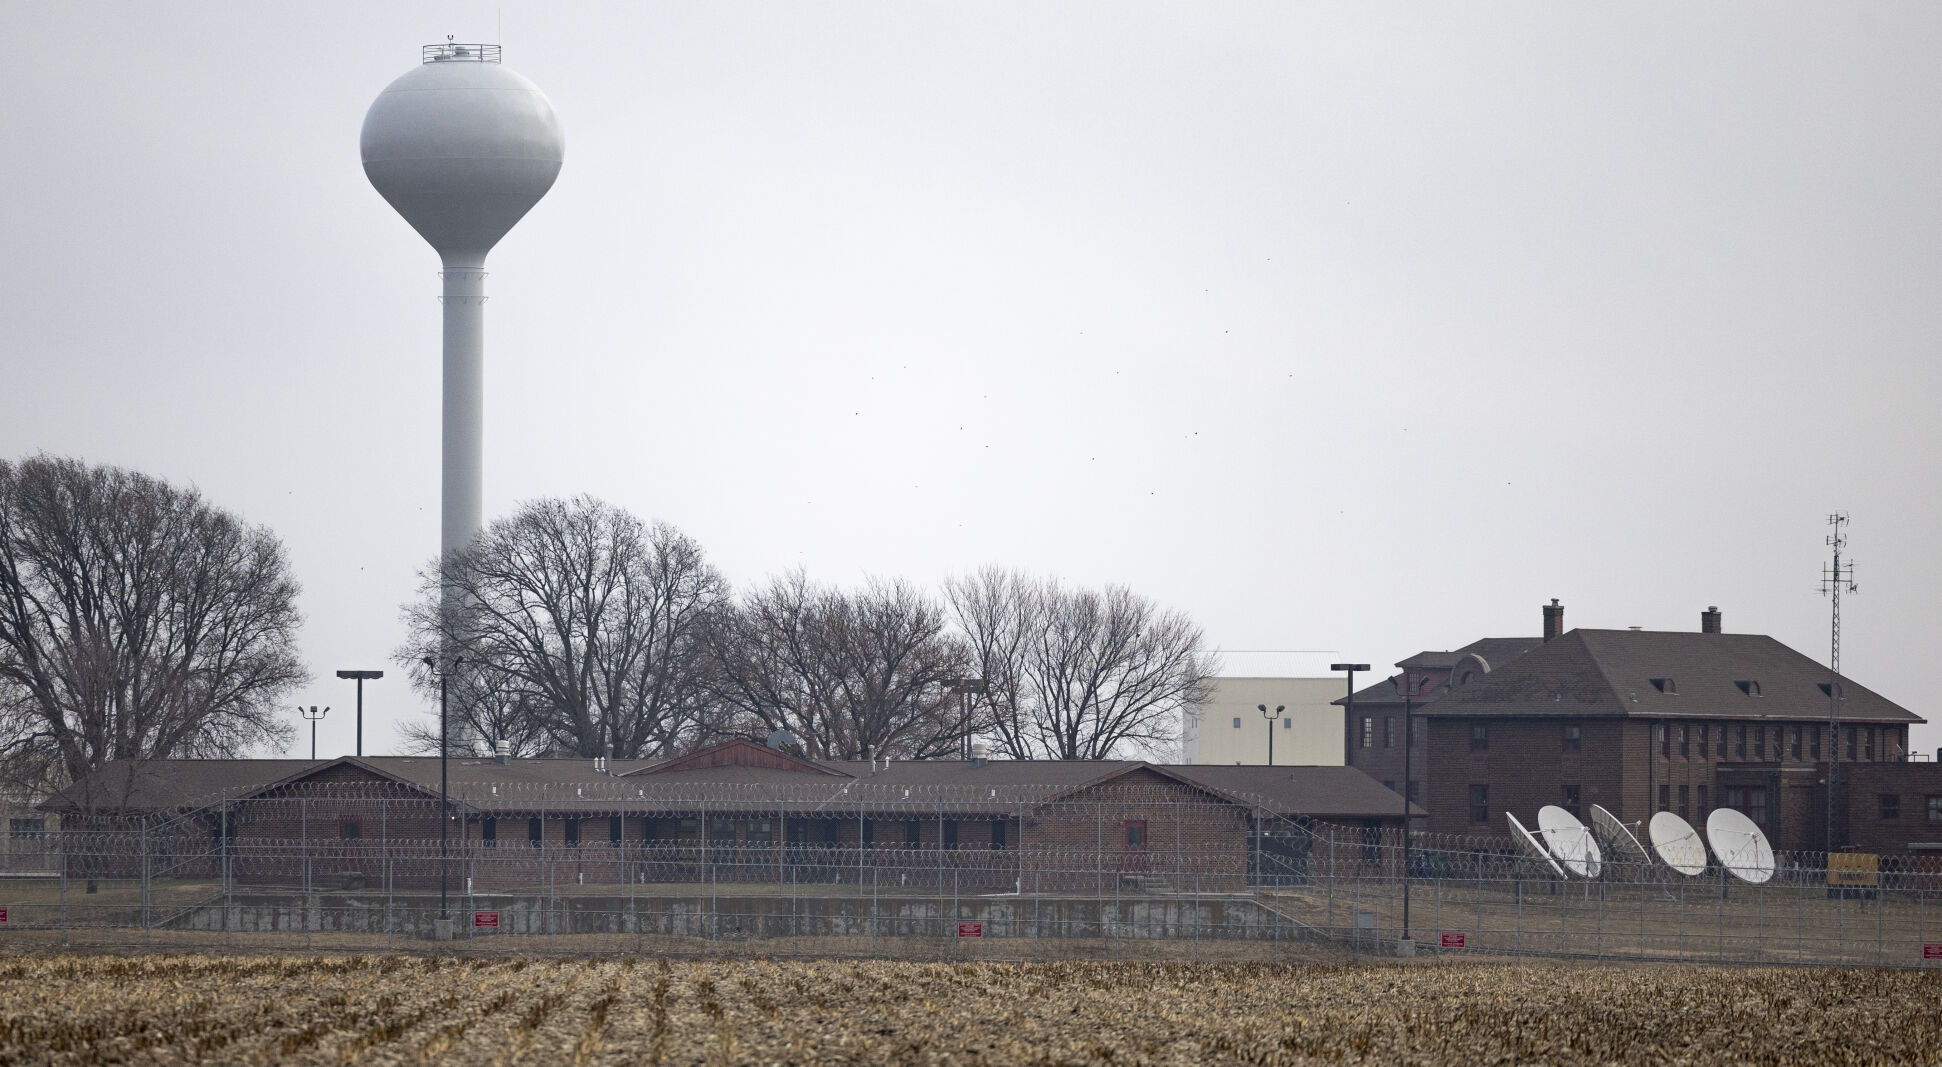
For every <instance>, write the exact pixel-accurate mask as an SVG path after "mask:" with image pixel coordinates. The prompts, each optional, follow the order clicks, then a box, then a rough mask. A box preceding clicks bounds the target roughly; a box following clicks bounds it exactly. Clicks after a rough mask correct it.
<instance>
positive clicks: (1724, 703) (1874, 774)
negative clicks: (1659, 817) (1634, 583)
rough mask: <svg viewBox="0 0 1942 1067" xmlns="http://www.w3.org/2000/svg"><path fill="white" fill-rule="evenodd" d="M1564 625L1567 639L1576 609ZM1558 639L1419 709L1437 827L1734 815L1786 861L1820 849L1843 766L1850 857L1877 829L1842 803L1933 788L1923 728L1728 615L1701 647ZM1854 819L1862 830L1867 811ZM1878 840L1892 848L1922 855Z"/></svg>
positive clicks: (1842, 840)
mask: <svg viewBox="0 0 1942 1067" xmlns="http://www.w3.org/2000/svg"><path fill="white" fill-rule="evenodd" d="M1558 620H1559V627H1558V629H1559V630H1560V631H1561V629H1562V625H1561V624H1562V609H1559V610H1558ZM1549 621H1550V615H1549V609H1548V608H1547V623H1548V622H1549ZM1548 629H1549V628H1548V627H1547V630H1548ZM1547 638H1548V639H1547V640H1545V641H1544V642H1542V643H1541V644H1540V645H1539V646H1538V647H1536V648H1534V649H1531V650H1529V651H1527V652H1525V653H1524V654H1522V655H1520V656H1518V657H1516V658H1514V659H1512V660H1510V662H1508V663H1506V664H1504V665H1503V666H1501V667H1494V668H1493V669H1489V670H1480V671H1474V672H1471V673H1470V674H1469V676H1468V677H1467V678H1466V677H1464V676H1463V675H1462V673H1461V672H1458V673H1457V675H1456V676H1455V677H1453V678H1452V679H1451V680H1450V683H1449V684H1448V685H1447V686H1446V688H1445V689H1444V690H1443V691H1442V692H1440V693H1439V694H1437V695H1436V697H1435V699H1433V700H1430V701H1429V702H1428V703H1426V704H1425V705H1424V706H1423V707H1422V708H1421V709H1420V710H1418V711H1417V715H1418V716H1420V721H1421V722H1422V724H1423V725H1424V727H1425V728H1424V729H1423V730H1422V731H1421V733H1420V735H1419V737H1420V740H1421V741H1422V742H1423V746H1424V750H1425V761H1426V766H1427V768H1428V772H1427V775H1426V777H1427V786H1426V790H1427V792H1426V797H1427V803H1426V804H1425V806H1426V807H1427V808H1428V809H1429V818H1428V827H1429V829H1431V830H1436V831H1442V832H1449V833H1475V832H1485V831H1487V832H1492V833H1499V832H1501V831H1502V828H1503V825H1504V820H1503V813H1504V812H1506V811H1508V812H1511V813H1513V814H1515V815H1517V816H1518V817H1519V818H1524V817H1526V816H1535V814H1536V812H1537V809H1538V808H1540V807H1542V806H1544V805H1546V804H1556V805H1559V806H1562V807H1564V808H1566V809H1568V810H1571V811H1574V812H1577V813H1579V814H1581V815H1582V814H1583V813H1584V812H1585V811H1586V810H1588V808H1589V806H1590V805H1591V804H1594V803H1595V804H1600V805H1603V806H1604V807H1605V808H1607V809H1608V810H1610V811H1612V812H1613V813H1614V814H1616V815H1618V816H1619V818H1621V819H1623V820H1626V821H1628V822H1630V821H1634V820H1641V819H1645V818H1648V817H1649V816H1650V815H1651V813H1653V812H1656V811H1672V812H1676V813H1678V814H1679V815H1681V816H1683V817H1684V818H1686V819H1687V820H1689V821H1691V822H1694V823H1696V824H1697V823H1702V822H1703V821H1704V820H1705V818H1706V816H1707V814H1708V813H1710V812H1711V811H1712V810H1713V809H1714V808H1720V807H1730V808H1735V809H1738V810H1740V811H1742V812H1744V813H1746V814H1747V815H1748V816H1750V817H1751V818H1752V819H1753V820H1754V822H1756V823H1758V824H1759V825H1760V826H1761V827H1762V828H1763V829H1765V830H1766V832H1767V834H1768V836H1769V837H1770V838H1771V839H1772V840H1773V843H1774V845H1775V846H1776V847H1777V848H1782V849H1815V850H1819V849H1822V848H1824V847H1825V837H1826V831H1825V820H1826V793H1825V790H1824V785H1823V783H1824V781H1825V778H1826V775H1827V767H1828V763H1829V761H1830V760H1836V761H1839V766H1837V768H1836V773H1835V781H1836V783H1837V789H1836V792H1837V810H1836V817H1837V825H1836V831H1835V832H1836V837H1837V840H1836V842H1835V844H1836V845H1837V847H1838V846H1842V845H1845V844H1847V843H1849V839H1851V838H1853V837H1855V835H1856V834H1858V833H1861V832H1862V831H1863V827H1862V826H1861V825H1860V823H1858V822H1852V823H1850V822H1842V821H1840V820H1841V819H1842V817H1843V812H1842V811H1841V804H1840V800H1839V799H1838V798H1839V797H1841V796H1846V795H1850V794H1851V795H1852V796H1859V795H1861V793H1862V792H1863V791H1865V790H1866V789H1869V788H1872V787H1871V786H1869V784H1868V783H1870V782H1876V781H1886V780H1887V779H1886V778H1883V777H1881V776H1882V775H1884V774H1886V773H1888V772H1886V771H1885V768H1886V767H1887V766H1889V765H1891V764H1900V765H1904V766H1906V767H1907V768H1909V769H1906V770H1902V771H1897V772H1894V773H1896V774H1900V775H1903V776H1907V777H1909V778H1910V779H1911V781H1913V780H1916V779H1921V780H1924V781H1929V780H1933V775H1934V773H1935V772H1934V770H1932V769H1930V768H1933V767H1934V765H1933V764H1927V765H1921V764H1909V763H1907V761H1908V760H1909V758H1910V757H1909V752H1908V727H1909V726H1910V725H1911V724H1913V723H1919V722H1922V721H1924V720H1923V719H1921V718H1920V717H1918V716H1917V715H1915V714H1914V713H1912V712H1910V711H1908V710H1907V709H1906V708H1903V707H1901V706H1900V705H1898V704H1895V703H1894V702H1893V701H1890V700H1887V699H1886V698H1884V697H1882V696H1880V695H1879V694H1877V693H1875V692H1873V691H1871V690H1869V689H1867V688H1866V687H1865V686H1862V685H1860V684H1858V683H1856V682H1854V681H1853V680H1851V679H1848V678H1835V679H1830V678H1829V672H1828V670H1827V668H1826V667H1825V666H1822V665H1821V664H1819V663H1816V662H1815V661H1814V660H1813V659H1811V658H1810V657H1808V656H1805V655H1802V654H1801V653H1799V652H1796V651H1794V650H1793V649H1790V648H1788V647H1786V646H1785V645H1782V644H1781V643H1779V642H1778V641H1775V640H1774V639H1772V638H1770V637H1766V636H1762V635H1758V634H1729V633H1725V632H1723V630H1722V628H1721V625H1720V615H1719V612H1718V610H1717V609H1708V610H1707V611H1706V612H1704V613H1702V615H1701V626H1700V630H1699V632H1697V633H1679V632H1647V631H1639V630H1589V629H1578V630H1570V631H1568V632H1555V633H1552V632H1547ZM1830 706H1831V707H1832V710H1833V713H1834V716H1835V720H1834V725H1833V728H1832V730H1830V725H1829V712H1830ZM1925 775H1926V776H1928V777H1926V778H1924V776H1925ZM1885 788H1886V787H1884V789H1885ZM1898 788H1899V787H1898ZM1908 788H1909V789H1911V790H1915V789H1917V787H1916V786H1913V785H1911V786H1909V787H1908ZM1908 795H1910V796H1913V795H1915V794H1914V793H1909V794H1908ZM1847 808H1848V809H1849V817H1850V819H1851V818H1852V813H1853V812H1854V811H1855V810H1856V809H1857V805H1856V804H1855V803H1853V802H1852V800H1850V802H1849V803H1848V804H1847ZM1912 822H1913V820H1901V824H1902V825H1903V826H1907V825H1909V824H1910V823H1912ZM1924 830H1925V832H1927V831H1926V828H1924ZM1867 833H1869V834H1870V835H1872V836H1873V838H1874V839H1875V840H1877V841H1878V842H1879V843H1880V844H1881V845H1882V847H1884V848H1886V847H1889V846H1890V845H1894V846H1896V847H1898V848H1899V847H1905V846H1906V844H1907V843H1908V842H1907V839H1906V836H1905V835H1902V836H1897V835H1896V834H1894V833H1891V832H1888V831H1884V830H1881V829H1880V828H1878V827H1877V828H1875V829H1870V830H1868V831H1867ZM1928 834H1929V838H1930V839H1933V838H1934V837H1935V836H1937V835H1935V834H1934V833H1932V832H1928ZM1891 839H1892V840H1891Z"/></svg>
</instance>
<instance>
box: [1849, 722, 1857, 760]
mask: <svg viewBox="0 0 1942 1067" xmlns="http://www.w3.org/2000/svg"><path fill="white" fill-rule="evenodd" d="M1859 733H1860V731H1859V730H1856V729H1855V728H1854V727H1852V726H1850V727H1848V759H1849V760H1850V761H1851V760H1853V759H1854V749H1855V737H1856V735H1857V734H1859Z"/></svg>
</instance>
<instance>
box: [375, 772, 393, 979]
mask: <svg viewBox="0 0 1942 1067" xmlns="http://www.w3.org/2000/svg"><path fill="white" fill-rule="evenodd" d="M390 803H391V802H390V798H389V797H382V796H381V797H379V798H378V847H379V848H380V849H382V850H383V851H381V852H379V853H378V871H379V877H380V878H382V879H383V880H384V947H385V948H390V947H391V928H392V925H393V916H392V911H391V819H390V814H391V812H390Z"/></svg>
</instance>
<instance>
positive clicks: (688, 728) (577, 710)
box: [396, 496, 725, 759]
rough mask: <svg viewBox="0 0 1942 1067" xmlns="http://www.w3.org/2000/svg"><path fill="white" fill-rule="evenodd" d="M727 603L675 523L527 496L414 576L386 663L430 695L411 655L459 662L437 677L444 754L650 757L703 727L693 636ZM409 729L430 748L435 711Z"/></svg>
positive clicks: (703, 692)
mask: <svg viewBox="0 0 1942 1067" xmlns="http://www.w3.org/2000/svg"><path fill="white" fill-rule="evenodd" d="M724 599H725V584H724V583H723V581H722V578H721V575H720V574H719V573H717V572H716V570H715V569H714V567H712V566H711V565H709V563H708V562H707V560H706V559H705V558H704V557H703V554H702V550H701V546H699V545H698V544H696V543H695V542H694V541H693V540H691V539H689V538H688V537H687V536H686V535H685V534H683V533H681V532H680V531H679V530H676V529H674V528H673V527H671V526H667V525H664V524H654V525H648V524H645V523H643V522H642V521H641V520H640V519H637V518H635V517H634V516H633V515H631V514H629V513H627V512H626V511H623V510H621V509H619V508H616V507H614V506H612V505H610V504H607V503H605V502H603V501H600V500H596V499H594V498H592V497H585V496H582V497H576V498H574V499H572V500H555V499H548V500H535V501H531V502H529V503H527V504H524V505H521V506H520V508H519V509H518V510H517V511H516V512H514V513H513V514H512V515H510V516H508V517H506V518H502V519H498V520H495V521H494V522H493V523H491V524H490V525H489V526H488V527H487V528H486V529H485V530H484V531H483V532H482V533H480V535H479V536H478V537H477V538H475V539H474V540H473V542H472V544H471V545H470V546H468V547H467V548H465V549H462V550H459V551H457V552H454V553H452V554H451V555H450V556H449V557H447V558H446V559H445V560H444V561H443V565H442V566H439V565H434V566H432V567H430V568H427V569H426V571H425V572H424V573H423V574H422V576H421V580H420V585H419V596H418V599H417V600H416V601H415V602H414V603H412V604H411V605H408V607H407V610H406V621H407V623H408V625H409V627H410V638H409V639H408V640H407V642H406V644H405V645H404V647H402V648H400V649H399V650H398V653H397V657H396V658H397V661H398V663H399V664H400V665H401V666H403V667H405V668H406V669H407V671H408V672H409V673H410V674H411V677H412V681H413V684H414V685H415V686H417V687H418V688H419V690H420V691H421V692H423V693H426V694H427V695H428V696H430V697H431V698H432V699H433V700H434V701H435V700H436V699H437V693H438V685H437V680H436V678H435V677H434V676H433V675H432V672H431V671H429V670H428V669H427V668H426V667H425V665H424V664H423V663H422V662H421V661H422V659H423V657H426V656H431V657H433V658H434V659H437V660H441V661H449V660H450V659H451V658H452V657H453V656H458V657H462V658H463V660H464V662H463V663H462V664H461V665H460V666H459V668H458V669H457V670H456V671H454V672H452V674H451V676H450V680H449V683H448V684H449V686H450V689H449V692H448V699H449V700H450V703H451V715H452V721H453V723H454V730H453V738H454V747H455V748H459V747H461V746H469V745H470V744H472V743H475V742H483V741H499V740H504V741H508V742H510V743H511V744H512V746H513V749H514V751H515V752H516V753H518V754H525V755H530V754H537V753H542V752H558V753H570V754H573V755H579V756H588V757H591V756H597V755H603V754H606V753H607V752H608V751H609V750H610V746H611V752H612V754H613V755H615V756H618V757H620V758H623V759H636V758H645V757H653V756H658V755H663V754H665V753H667V752H670V751H672V750H674V749H676V748H678V747H680V746H681V745H682V744H684V743H685V742H686V741H687V740H688V739H690V738H691V737H692V736H693V735H694V733H695V731H696V730H697V729H698V728H699V727H700V724H701V720H702V716H703V712H704V710H705V708H706V701H707V698H708V692H709V686H708V684H707V672H708V671H709V670H710V669H711V667H712V664H713V662H714V660H713V658H712V657H711V656H709V655H708V650H707V647H706V643H705V639H704V635H705V633H706V632H707V631H708V629H709V628H710V619H711V616H712V615H714V614H715V613H716V612H718V611H720V610H721V608H722V607H723V605H724ZM442 605H449V606H444V607H442ZM416 733H417V737H418V738H419V739H420V740H421V741H425V742H429V744H430V747H431V748H433V749H434V750H436V747H437V722H436V719H434V720H433V722H432V723H431V724H430V725H429V726H428V727H425V728H422V729H420V730H419V731H417V732H416Z"/></svg>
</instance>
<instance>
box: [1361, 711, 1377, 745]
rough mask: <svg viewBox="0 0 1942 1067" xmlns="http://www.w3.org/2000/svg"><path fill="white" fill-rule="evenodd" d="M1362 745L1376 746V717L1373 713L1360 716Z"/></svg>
mask: <svg viewBox="0 0 1942 1067" xmlns="http://www.w3.org/2000/svg"><path fill="white" fill-rule="evenodd" d="M1362 747H1363V748H1374V747H1376V718H1375V716H1373V715H1364V716H1362Z"/></svg>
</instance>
